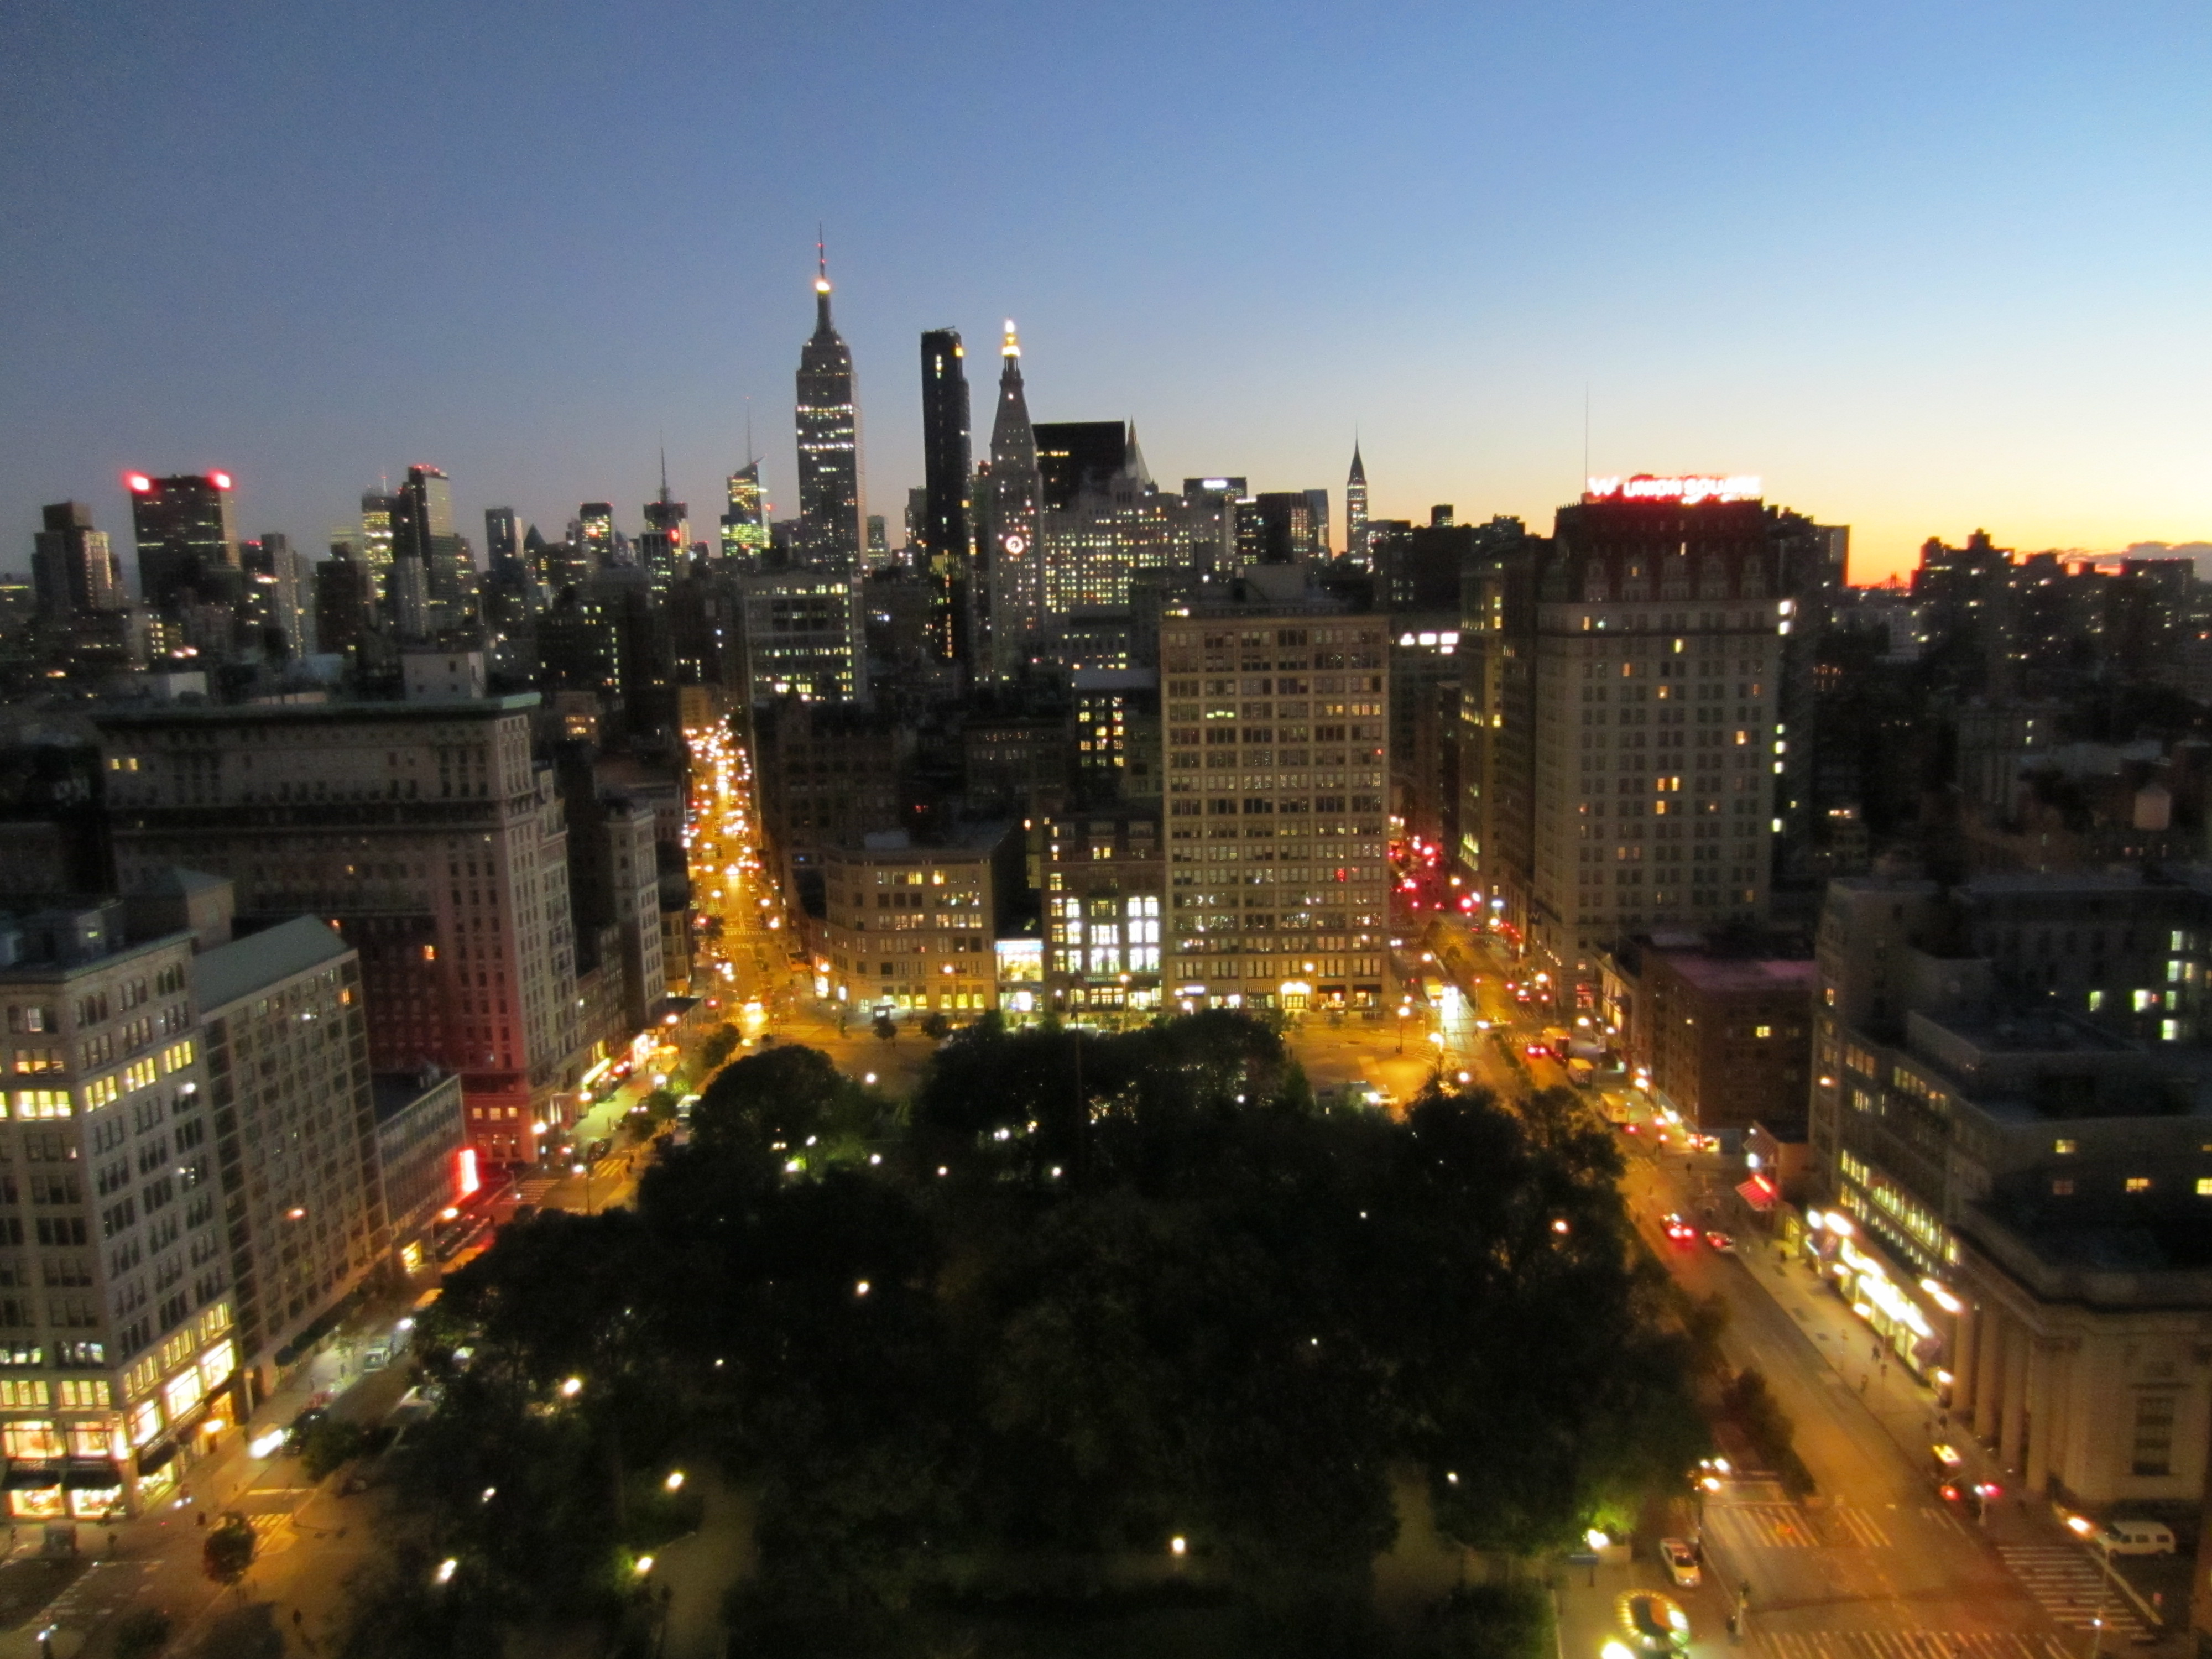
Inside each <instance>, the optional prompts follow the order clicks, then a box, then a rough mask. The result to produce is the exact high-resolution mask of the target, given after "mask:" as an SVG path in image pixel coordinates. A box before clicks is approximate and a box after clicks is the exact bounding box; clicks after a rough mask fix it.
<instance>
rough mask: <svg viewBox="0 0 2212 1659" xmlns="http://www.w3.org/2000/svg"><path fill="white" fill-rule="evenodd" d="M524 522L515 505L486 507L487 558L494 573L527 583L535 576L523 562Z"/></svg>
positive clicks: (485, 545) (485, 548) (485, 541)
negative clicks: (516, 513) (522, 526)
mask: <svg viewBox="0 0 2212 1659" xmlns="http://www.w3.org/2000/svg"><path fill="white" fill-rule="evenodd" d="M520 525H521V520H520V519H519V518H517V517H516V515H515V511H514V509H513V507H486V508H484V559H485V561H486V562H487V563H488V564H489V566H490V568H491V573H492V574H493V575H495V576H498V577H501V578H502V579H504V580H509V581H520V582H528V581H530V580H532V576H531V573H530V572H529V571H528V569H526V568H525V566H524V563H523V557H522V537H521V530H520Z"/></svg>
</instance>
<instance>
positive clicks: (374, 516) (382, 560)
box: [361, 489, 399, 602]
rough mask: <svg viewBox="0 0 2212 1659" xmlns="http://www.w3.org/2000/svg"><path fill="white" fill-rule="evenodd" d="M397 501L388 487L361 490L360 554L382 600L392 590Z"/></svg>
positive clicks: (372, 584)
mask: <svg viewBox="0 0 2212 1659" xmlns="http://www.w3.org/2000/svg"><path fill="white" fill-rule="evenodd" d="M398 504H399V498H398V496H396V495H392V493H391V491H389V490H388V489H365V490H363V491H362V496H361V554H362V558H363V559H364V560H365V561H366V562H368V572H369V583H370V590H371V592H372V593H373V594H374V597H375V598H376V599H377V600H379V601H380V602H381V601H382V600H384V599H386V598H387V597H388V596H389V595H390V593H391V592H392V513H393V512H394V511H396V510H397V508H398Z"/></svg>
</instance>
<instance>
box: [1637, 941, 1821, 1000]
mask: <svg viewBox="0 0 2212 1659" xmlns="http://www.w3.org/2000/svg"><path fill="white" fill-rule="evenodd" d="M1651 955H1652V956H1653V957H1656V959H1657V960H1659V961H1661V962H1663V963H1666V964H1667V965H1668V967H1669V968H1671V969H1674V972H1675V973H1677V974H1679V975H1681V977H1682V978H1684V979H1686V980H1687V981H1689V982H1690V983H1691V984H1692V985H1693V986H1695V987H1697V988H1698V989H1699V991H1702V992H1704V993H1705V994H1706V995H1708V996H1725V995H1729V994H1737V995H1741V994H1745V993H1747V992H1760V991H1786V992H1795V993H1798V994H1802V995H1804V996H1807V997H1809V996H1811V995H1812V994H1813V981H1814V980H1815V979H1816V978H1818V977H1819V975H1820V964H1819V963H1815V962H1814V961H1813V960H1812V959H1811V958H1810V957H1807V958H1804V959H1802V960H1800V959H1796V958H1792V957H1780V958H1778V957H1716V956H1710V955H1708V954H1706V953H1705V951H1666V950H1659V949H1656V948H1655V949H1654V950H1653V951H1651Z"/></svg>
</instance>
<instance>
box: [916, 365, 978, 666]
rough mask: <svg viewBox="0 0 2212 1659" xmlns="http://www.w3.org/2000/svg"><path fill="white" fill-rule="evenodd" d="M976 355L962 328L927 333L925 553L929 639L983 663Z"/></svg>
mask: <svg viewBox="0 0 2212 1659" xmlns="http://www.w3.org/2000/svg"><path fill="white" fill-rule="evenodd" d="M967 358H968V354H967V350H966V349H965V348H964V347H963V346H962V345H961V343H960V331H959V330H958V329H957V328H936V329H932V330H930V331H928V332H927V334H924V335H923V336H922V337H921V463H922V490H923V505H922V520H921V548H922V556H923V558H924V560H925V561H926V562H927V569H928V572H929V642H930V648H931V650H932V651H933V653H935V655H936V657H937V659H938V660H939V662H959V663H966V664H969V665H970V666H971V667H972V666H976V662H975V637H974V636H975V618H974V616H973V615H972V612H971V610H970V594H969V564H970V562H972V559H973V556H974V552H975V544H974V540H973V534H972V532H971V531H970V529H969V520H968V507H969V488H970V471H971V468H970V465H969V447H968V417H969V402H968V362H967Z"/></svg>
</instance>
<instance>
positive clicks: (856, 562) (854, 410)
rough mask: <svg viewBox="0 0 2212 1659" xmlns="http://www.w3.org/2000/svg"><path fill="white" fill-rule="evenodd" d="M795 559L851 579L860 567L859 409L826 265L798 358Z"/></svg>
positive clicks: (816, 284) (823, 263)
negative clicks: (834, 319)
mask: <svg viewBox="0 0 2212 1659" xmlns="http://www.w3.org/2000/svg"><path fill="white" fill-rule="evenodd" d="M795 412H796V419H797V425H798V432H799V557H800V560H801V562H804V563H805V565H807V566H808V567H809V568H812V569H816V570H820V571H823V572H826V573H828V574H832V575H840V576H842V575H850V574H854V573H855V572H857V571H858V570H859V568H860V556H861V547H862V542H861V524H860V520H861V517H862V513H861V507H860V402H859V398H858V394H857V392H855V390H854V380H853V354H852V353H851V352H850V351H849V350H848V349H846V346H845V342H844V341H843V340H842V338H840V337H839V336H838V333H837V330H836V325H833V324H832V323H831V322H830V320H829V260H828V259H827V258H823V259H822V260H821V261H820V264H819V268H818V270H817V273H816V276H815V278H814V333H813V336H812V337H811V338H810V339H809V340H808V341H807V342H806V344H805V348H804V349H802V350H801V351H800V352H799V400H798V405H797V409H796V411H795Z"/></svg>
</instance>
